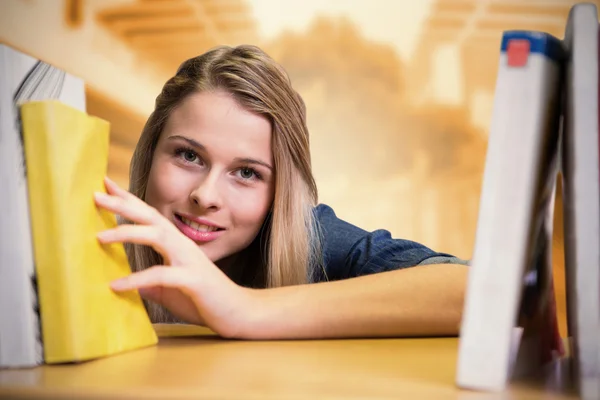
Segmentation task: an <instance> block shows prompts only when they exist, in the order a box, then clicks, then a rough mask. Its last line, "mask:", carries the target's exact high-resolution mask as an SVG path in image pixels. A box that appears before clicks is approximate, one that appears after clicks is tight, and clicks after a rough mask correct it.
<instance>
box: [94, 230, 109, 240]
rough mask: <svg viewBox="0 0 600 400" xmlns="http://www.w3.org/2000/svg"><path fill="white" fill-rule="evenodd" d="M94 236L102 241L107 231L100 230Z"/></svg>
mask: <svg viewBox="0 0 600 400" xmlns="http://www.w3.org/2000/svg"><path fill="white" fill-rule="evenodd" d="M96 237H97V238H98V240H100V241H101V242H102V241H104V240H106V239H107V238H108V233H107V232H106V231H100V232H98V233H97V234H96Z"/></svg>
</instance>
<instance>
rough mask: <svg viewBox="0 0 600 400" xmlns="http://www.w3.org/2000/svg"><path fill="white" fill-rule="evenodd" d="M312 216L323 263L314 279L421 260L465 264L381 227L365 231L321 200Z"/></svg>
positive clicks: (421, 262) (359, 273)
mask: <svg viewBox="0 0 600 400" xmlns="http://www.w3.org/2000/svg"><path fill="white" fill-rule="evenodd" d="M316 216H317V220H318V226H319V228H320V231H321V232H320V233H321V241H322V246H323V247H322V250H323V264H324V265H323V267H324V268H323V271H320V272H321V274H320V276H318V277H317V280H330V281H333V280H340V279H347V278H352V277H357V276H362V275H369V274H374V273H378V272H384V271H391V270H396V269H401V268H408V267H413V266H416V265H425V264H465V265H466V264H468V262H467V261H465V260H461V259H459V258H457V257H455V256H453V255H450V254H446V253H438V252H435V251H433V250H431V249H430V248H428V247H426V246H424V245H422V244H420V243H417V242H414V241H410V240H405V239H395V238H393V237H392V236H391V234H390V232H389V231H387V230H384V229H378V230H376V231H373V232H368V231H365V230H363V229H361V228H359V227H357V226H354V225H352V224H350V223H348V222H346V221H343V220H341V219H339V218H338V217H337V216H336V214H335V212H334V211H333V209H332V208H331V207H329V206H327V205H325V204H319V205H318V206H317V207H316ZM322 275H325V276H322Z"/></svg>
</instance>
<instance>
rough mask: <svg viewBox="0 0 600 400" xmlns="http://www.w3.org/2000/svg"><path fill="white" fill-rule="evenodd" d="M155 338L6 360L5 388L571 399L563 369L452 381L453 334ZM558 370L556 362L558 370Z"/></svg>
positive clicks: (197, 331) (87, 395) (174, 395)
mask: <svg viewBox="0 0 600 400" xmlns="http://www.w3.org/2000/svg"><path fill="white" fill-rule="evenodd" d="M155 328H156V330H157V332H158V334H159V337H160V340H159V344H158V345H157V346H153V347H149V348H145V349H140V350H136V351H131V352H128V353H123V354H119V355H115V356H111V357H106V358H102V359H98V360H94V361H89V362H85V363H81V364H70V365H52V366H49V365H44V366H40V367H37V368H32V369H20V370H0V397H2V398H12V399H22V398H39V399H42V398H43V399H48V398H61V399H73V398H78V399H79V398H81V399H134V398H135V399H233V398H235V399H278V400H280V399H359V398H361V399H379V398H394V399H461V400H462V399H574V398H577V396H575V394H574V392H573V391H572V389H571V388H570V387H571V385H570V384H569V383H568V380H565V379H564V372H563V373H558V374H556V375H555V376H553V377H552V379H550V380H547V381H545V382H543V381H542V380H540V379H538V380H534V381H533V380H530V381H527V382H524V381H523V382H513V383H512V384H511V386H510V387H509V388H508V389H507V390H506V391H504V392H501V393H480V392H472V391H464V390H459V389H458V388H457V387H456V386H455V384H454V378H455V373H456V360H457V349H458V339H457V338H431V339H427V338H425V339H360V340H354V339H353V340H312V341H311V340H302V341H236V340H225V339H221V338H219V337H218V336H215V335H214V334H212V333H211V332H210V331H208V330H206V329H204V328H198V327H191V326H177V325H171V326H169V325H156V326H155ZM559 372H560V371H559Z"/></svg>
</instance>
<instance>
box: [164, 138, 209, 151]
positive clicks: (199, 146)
mask: <svg viewBox="0 0 600 400" xmlns="http://www.w3.org/2000/svg"><path fill="white" fill-rule="evenodd" d="M167 140H183V141H186V142H188V144H190V145H191V146H193V147H196V148H199V149H201V150H204V151H206V147H204V145H203V144H202V143H200V142H197V141H195V140H194V139H190V138H188V137H185V136H181V135H172V136H169V137H168V138H167Z"/></svg>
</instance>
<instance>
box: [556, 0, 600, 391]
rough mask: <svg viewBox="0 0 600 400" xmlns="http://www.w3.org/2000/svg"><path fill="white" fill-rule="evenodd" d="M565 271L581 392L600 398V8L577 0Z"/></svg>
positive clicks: (570, 44)
mask: <svg viewBox="0 0 600 400" xmlns="http://www.w3.org/2000/svg"><path fill="white" fill-rule="evenodd" d="M564 42H565V49H566V51H567V59H566V77H565V88H566V99H565V100H566V101H565V110H564V114H565V130H564V134H563V158H562V161H563V174H562V175H563V180H564V186H563V188H564V190H563V193H564V195H563V198H564V215H565V217H564V221H565V225H564V232H565V271H566V284H567V321H568V329H569V336H570V339H571V341H570V345H571V346H570V347H571V361H572V366H573V371H574V378H575V383H576V387H577V389H578V392H579V395H580V397H581V398H582V399H583V400H588V399H590V400H591V399H600V173H599V169H600V140H599V135H600V128H599V121H598V118H599V114H600V113H599V110H598V107H599V100H598V96H599V89H598V85H599V83H600V82H599V78H598V74H599V63H598V56H599V51H598V50H599V40H598V11H597V9H596V6H595V5H593V4H577V5H575V6H574V7H573V8H572V9H571V12H570V14H569V19H568V21H567V27H566V32H565V40H564Z"/></svg>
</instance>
